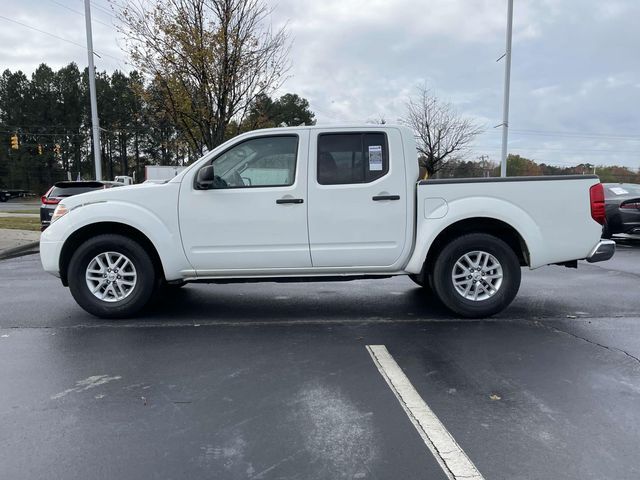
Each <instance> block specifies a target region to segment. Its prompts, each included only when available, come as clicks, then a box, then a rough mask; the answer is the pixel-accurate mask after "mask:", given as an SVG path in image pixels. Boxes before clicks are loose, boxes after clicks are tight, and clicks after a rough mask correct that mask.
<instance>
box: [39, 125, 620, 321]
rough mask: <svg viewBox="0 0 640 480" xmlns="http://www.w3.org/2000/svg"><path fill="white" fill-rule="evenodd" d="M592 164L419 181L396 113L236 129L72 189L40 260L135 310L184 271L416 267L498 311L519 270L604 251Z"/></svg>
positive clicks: (308, 276)
mask: <svg viewBox="0 0 640 480" xmlns="http://www.w3.org/2000/svg"><path fill="white" fill-rule="evenodd" d="M603 223H604V197H603V190H602V185H601V184H600V183H599V181H598V178H597V177H595V176H590V175H584V176H572V177H515V178H485V179H447V180H426V181H418V163H417V160H416V145H415V143H414V137H413V134H412V132H411V131H410V130H408V129H407V128H405V127H400V126H387V125H384V126H371V125H366V126H362V125H360V126H348V127H318V126H314V127H296V128H279V129H266V130H259V131H254V132H249V133H246V134H243V135H240V136H238V137H236V138H233V139H232V140H229V141H228V142H226V143H225V144H223V145H221V146H220V147H218V148H216V149H215V150H213V151H211V152H209V153H207V154H206V155H205V156H204V157H202V158H201V159H199V160H198V161H196V162H195V163H194V164H193V165H191V166H190V167H189V168H187V169H186V170H185V171H183V172H181V173H179V174H178V175H177V176H176V177H174V178H172V179H171V180H170V181H168V182H167V183H165V184H162V185H153V184H145V185H135V186H130V187H122V188H117V189H116V188H114V189H109V190H99V191H95V192H90V193H86V194H82V195H76V196H73V197H69V198H66V199H64V200H63V201H62V202H61V203H60V204H59V205H58V207H57V209H56V211H55V213H54V215H53V218H52V221H51V226H50V227H49V228H48V229H47V230H46V231H45V232H44V233H43V234H42V237H41V240H40V255H41V260H42V265H43V266H44V269H45V270H46V271H47V272H50V273H52V274H54V275H57V276H59V277H60V278H61V279H62V283H63V285H65V286H69V288H70V290H71V294H72V295H73V297H74V298H75V300H76V301H77V302H78V303H79V304H80V306H81V307H82V308H84V309H85V310H86V311H88V312H90V313H92V314H94V315H96V316H99V317H105V318H117V317H126V316H130V315H133V314H135V313H136V312H138V311H139V310H140V309H141V308H143V307H144V306H145V305H146V304H147V303H148V302H149V301H150V299H151V298H152V297H153V296H154V292H156V291H158V290H159V289H162V288H169V287H171V286H180V285H182V284H184V283H186V282H209V283H216V282H221V283H222V282H224V283H228V282H257V281H295V280H304V281H310V280H318V281H330V280H349V279H363V278H371V279H376V278H385V277H390V276H394V275H409V276H410V277H411V278H412V279H413V280H414V281H415V282H416V283H418V284H419V285H421V286H423V287H424V288H425V289H427V290H429V291H432V292H433V293H434V294H435V295H437V296H438V297H439V298H440V299H441V300H442V302H443V303H444V304H445V305H446V306H447V307H448V308H449V309H450V310H452V311H453V312H454V313H456V314H458V315H460V316H464V317H483V316H489V315H492V314H495V313H497V312H499V311H501V310H503V309H504V308H505V307H507V306H508V305H509V303H510V302H511V301H512V300H513V298H514V297H515V295H516V293H517V291H518V288H519V286H520V267H522V266H527V267H529V268H530V269H534V268H538V267H541V266H543V265H548V264H563V265H566V266H572V267H575V266H577V260H579V259H586V260H587V261H590V262H597V261H602V260H607V259H609V258H611V256H612V255H613V254H614V251H615V244H614V243H613V242H611V241H605V240H601V239H600V237H601V233H602V224H603Z"/></svg>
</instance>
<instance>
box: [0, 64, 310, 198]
mask: <svg viewBox="0 0 640 480" xmlns="http://www.w3.org/2000/svg"><path fill="white" fill-rule="evenodd" d="M96 93H97V100H98V111H99V113H100V127H101V133H100V137H101V149H102V161H103V172H104V178H105V179H113V178H114V177H115V176H116V175H131V176H134V175H135V177H136V179H137V180H141V179H143V177H144V166H145V165H150V164H153V165H185V164H187V163H188V162H190V161H192V160H193V159H195V158H198V157H199V156H200V155H201V153H202V146H201V147H198V146H196V145H194V144H193V143H190V142H189V140H188V138H187V135H185V133H184V131H183V130H182V129H181V128H180V125H179V124H176V122H174V120H173V119H172V118H171V115H170V113H169V112H168V111H167V109H166V105H165V98H164V96H163V94H162V91H161V87H160V86H159V85H158V81H157V80H156V81H150V82H148V81H145V79H144V77H143V76H142V75H141V74H140V73H139V72H138V71H132V72H130V73H128V74H126V73H123V72H121V71H117V70H116V71H114V72H113V73H112V74H108V73H106V72H99V73H98V74H97V75H96ZM313 123H315V115H314V113H313V112H312V111H311V110H310V108H309V102H308V101H307V100H306V99H304V98H302V97H300V96H298V95H296V94H292V93H288V94H285V95H283V96H281V97H279V98H271V97H269V96H268V95H266V94H259V95H257V96H256V97H255V98H254V99H253V100H252V102H251V104H250V105H249V106H248V109H247V113H246V115H245V117H244V118H243V119H242V120H241V121H238V120H231V121H229V122H227V125H226V126H225V131H224V134H223V136H222V138H221V139H219V141H220V142H222V141H224V140H226V139H228V138H231V137H232V136H235V135H237V134H239V133H242V132H244V131H247V130H251V129H255V128H266V127H275V126H280V125H300V124H305V125H310V124H313ZM14 136H16V137H17V139H18V148H17V149H13V148H11V140H12V137H14ZM0 146H1V147H0V187H2V188H12V189H23V190H29V191H33V192H36V193H42V192H44V191H45V190H46V189H47V188H48V186H50V185H51V184H52V183H55V182H57V181H61V180H67V179H68V178H69V176H70V177H71V178H72V179H73V180H76V179H77V178H83V179H89V178H93V176H94V164H93V156H92V145H91V112H90V108H89V90H88V73H87V69H86V68H85V70H84V71H82V72H81V71H80V70H79V68H78V66H77V65H76V64H74V63H71V64H69V65H67V66H66V67H63V68H60V69H59V70H57V71H54V70H53V69H51V68H50V67H49V66H47V65H45V64H42V65H40V66H39V67H38V68H37V69H36V70H35V72H33V74H32V75H31V78H28V77H27V76H26V75H25V74H24V73H23V72H21V71H16V72H11V71H10V70H5V71H4V72H3V73H2V75H1V76H0ZM215 146H216V145H215V144H211V148H214V147H215ZM207 148H208V147H207Z"/></svg>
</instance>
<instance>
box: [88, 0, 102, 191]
mask: <svg viewBox="0 0 640 480" xmlns="http://www.w3.org/2000/svg"><path fill="white" fill-rule="evenodd" d="M90 3H91V2H90V0H84V19H85V21H86V24H87V53H88V55H89V96H90V97H91V129H92V130H93V158H94V161H95V164H96V180H102V158H101V156H100V121H99V120H98V100H97V97H96V72H95V66H94V65H93V37H92V34H91V6H90Z"/></svg>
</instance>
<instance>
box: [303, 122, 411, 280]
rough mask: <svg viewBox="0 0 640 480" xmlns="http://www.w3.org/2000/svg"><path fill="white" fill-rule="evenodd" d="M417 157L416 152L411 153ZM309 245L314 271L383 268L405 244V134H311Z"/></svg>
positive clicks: (386, 132) (370, 132) (407, 199)
mask: <svg viewBox="0 0 640 480" xmlns="http://www.w3.org/2000/svg"><path fill="white" fill-rule="evenodd" d="M411 153H412V154H413V152H411ZM309 156H310V161H309V242H310V248H311V259H312V263H313V266H314V267H363V266H370V267H374V266H375V267H383V266H392V265H394V263H395V262H396V261H398V259H399V258H400V256H401V254H402V252H403V249H404V247H405V243H406V229H407V227H408V226H407V202H409V201H413V198H410V199H409V198H407V182H406V174H405V163H404V153H403V148H402V140H401V135H400V132H399V131H397V130H394V129H385V130H378V131H376V130H375V128H372V129H371V131H366V132H349V131H348V130H347V131H345V130H340V129H335V130H328V131H325V132H320V133H316V131H312V134H311V139H310V145H309Z"/></svg>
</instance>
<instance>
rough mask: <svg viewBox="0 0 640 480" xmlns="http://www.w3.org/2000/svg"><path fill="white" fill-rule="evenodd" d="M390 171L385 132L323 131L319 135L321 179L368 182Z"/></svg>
mask: <svg viewBox="0 0 640 480" xmlns="http://www.w3.org/2000/svg"><path fill="white" fill-rule="evenodd" d="M388 171H389V152H388V149H387V136H386V135H385V134H384V133H323V134H320V135H319V136H318V183H319V184H321V185H340V184H345V183H369V182H373V181H374V180H377V179H378V178H380V177H383V176H384V175H386V174H387V172H388Z"/></svg>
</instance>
